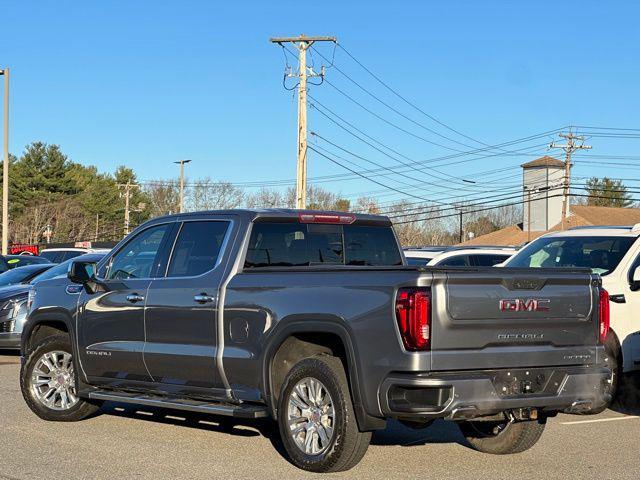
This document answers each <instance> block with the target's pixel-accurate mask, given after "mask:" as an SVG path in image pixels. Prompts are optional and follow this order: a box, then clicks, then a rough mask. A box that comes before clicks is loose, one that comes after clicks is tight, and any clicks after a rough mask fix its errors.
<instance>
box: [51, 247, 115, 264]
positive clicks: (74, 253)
mask: <svg viewBox="0 0 640 480" xmlns="http://www.w3.org/2000/svg"><path fill="white" fill-rule="evenodd" d="M108 251H109V249H108V248H78V247H69V248H45V249H44V250H41V251H40V257H43V258H46V259H47V260H49V261H50V262H52V263H61V262H64V261H65V260H69V259H70V258H75V257H79V256H80V255H84V254H86V253H107V252H108Z"/></svg>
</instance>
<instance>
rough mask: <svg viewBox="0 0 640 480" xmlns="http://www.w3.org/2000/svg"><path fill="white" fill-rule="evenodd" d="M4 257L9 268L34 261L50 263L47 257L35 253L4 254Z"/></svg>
mask: <svg viewBox="0 0 640 480" xmlns="http://www.w3.org/2000/svg"><path fill="white" fill-rule="evenodd" d="M4 259H5V260H6V261H7V264H8V265H9V268H16V267H24V266H25V265H33V264H36V263H51V261H50V260H48V259H47V258H45V257H38V256H37V255H5V256H4Z"/></svg>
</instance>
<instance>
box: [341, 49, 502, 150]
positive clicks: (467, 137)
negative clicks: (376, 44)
mask: <svg viewBox="0 0 640 480" xmlns="http://www.w3.org/2000/svg"><path fill="white" fill-rule="evenodd" d="M338 47H340V49H341V50H342V51H343V52H344V53H346V54H347V55H348V56H349V57H350V58H351V59H352V60H353V61H354V62H356V63H357V64H358V65H360V67H361V68H362V69H364V70H365V71H366V72H367V73H368V74H369V75H371V76H372V77H373V78H374V79H376V80H377V81H378V82H379V83H380V84H381V85H382V86H383V87H385V88H386V89H387V90H389V91H390V92H391V93H393V94H394V95H395V96H396V97H398V98H399V99H400V100H402V101H403V102H404V103H406V104H407V105H409V106H410V107H412V108H414V109H415V110H417V111H418V112H420V113H421V114H423V115H424V116H426V117H427V118H429V119H430V120H432V121H433V122H435V123H437V124H438V125H440V126H442V127H444V128H446V129H447V130H450V131H451V132H453V133H456V134H457V135H460V136H461V137H464V138H466V139H468V140H471V141H473V142H476V143H479V144H480V145H484V146H486V147H488V146H489V145H488V144H486V143H484V142H482V141H480V140H477V139H475V138H473V137H471V136H469V135H466V134H464V133H462V132H460V131H459V130H457V129H455V128H453V127H451V126H450V125H447V124H446V123H444V122H442V121H440V120H439V119H438V118H436V117H434V116H433V115H431V114H430V113H428V112H426V111H424V110H423V109H421V108H420V107H418V106H417V105H416V104H414V103H413V102H411V101H409V100H407V98H405V97H404V96H403V95H401V94H400V93H399V92H398V91H397V90H395V89H394V88H392V87H391V86H389V85H388V84H387V83H386V82H385V81H383V80H382V79H381V78H380V77H379V76H378V75H376V74H375V73H373V72H372V71H371V70H370V69H369V68H367V67H366V66H365V65H364V64H363V63H362V62H360V60H358V59H357V58H356V57H355V56H354V55H352V54H351V53H350V52H349V51H348V50H347V49H346V48H344V47H343V46H342V45H341V44H338Z"/></svg>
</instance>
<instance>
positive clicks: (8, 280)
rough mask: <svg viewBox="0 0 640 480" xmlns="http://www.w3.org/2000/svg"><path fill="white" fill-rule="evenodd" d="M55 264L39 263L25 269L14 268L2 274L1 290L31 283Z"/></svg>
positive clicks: (0, 276)
mask: <svg viewBox="0 0 640 480" xmlns="http://www.w3.org/2000/svg"><path fill="white" fill-rule="evenodd" d="M53 266H54V264H53V263H37V264H34V265H25V266H24V267H18V268H12V269H11V270H8V271H6V272H4V273H2V274H0V290H1V289H2V288H3V287H8V286H10V285H20V284H25V283H29V282H30V281H31V279H33V278H34V277H35V276H36V275H40V274H41V273H42V272H44V271H45V270H48V269H50V268H51V267H53Z"/></svg>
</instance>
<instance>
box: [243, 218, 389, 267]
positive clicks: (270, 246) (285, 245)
mask: <svg viewBox="0 0 640 480" xmlns="http://www.w3.org/2000/svg"><path fill="white" fill-rule="evenodd" d="M314 265H328V266H330V265H336V266H340V265H360V266H392V265H402V258H401V256H400V249H399V247H398V243H397V242H396V239H395V236H394V234H393V230H392V229H391V228H390V227H385V226H370V225H324V224H300V223H256V224H254V225H253V228H252V231H251V239H250V241H249V247H248V249H247V255H246V259H245V264H244V268H261V267H305V266H314Z"/></svg>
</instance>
